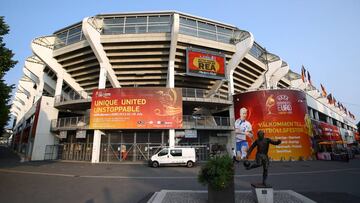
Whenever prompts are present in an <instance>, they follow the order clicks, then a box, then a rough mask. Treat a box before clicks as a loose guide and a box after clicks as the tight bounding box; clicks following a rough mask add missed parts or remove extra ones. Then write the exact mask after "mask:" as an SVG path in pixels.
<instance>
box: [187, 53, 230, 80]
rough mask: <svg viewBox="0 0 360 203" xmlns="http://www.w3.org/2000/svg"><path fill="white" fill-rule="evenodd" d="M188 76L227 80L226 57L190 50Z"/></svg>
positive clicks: (188, 54)
mask: <svg viewBox="0 0 360 203" xmlns="http://www.w3.org/2000/svg"><path fill="white" fill-rule="evenodd" d="M186 55H187V58H186V60H187V61H186V67H187V74H189V75H194V76H200V77H209V78H215V79H223V78H225V55H224V54H219V53H212V52H207V51H203V50H195V49H190V48H188V49H187V51H186Z"/></svg>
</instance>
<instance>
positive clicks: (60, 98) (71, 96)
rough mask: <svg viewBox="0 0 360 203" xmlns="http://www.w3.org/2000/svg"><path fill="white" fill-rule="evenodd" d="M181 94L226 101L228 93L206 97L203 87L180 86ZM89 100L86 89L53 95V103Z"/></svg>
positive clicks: (206, 92) (206, 93)
mask: <svg viewBox="0 0 360 203" xmlns="http://www.w3.org/2000/svg"><path fill="white" fill-rule="evenodd" d="M182 96H183V97H189V98H196V99H211V100H217V101H228V98H229V97H228V95H220V94H215V95H213V96H211V97H208V91H207V90H203V89H196V88H182ZM86 99H87V100H91V96H89V95H88V93H87V92H86V91H79V92H75V91H72V92H70V93H67V94H64V93H63V94H61V95H56V96H55V104H59V103H63V102H68V101H76V100H86Z"/></svg>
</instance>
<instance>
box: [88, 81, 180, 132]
mask: <svg viewBox="0 0 360 203" xmlns="http://www.w3.org/2000/svg"><path fill="white" fill-rule="evenodd" d="M90 128H91V129H153V128H159V129H174V128H182V91H181V89H177V88H162V87H159V88H112V89H99V90H94V91H93V94H92V102H91V112H90Z"/></svg>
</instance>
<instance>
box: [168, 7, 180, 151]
mask: <svg viewBox="0 0 360 203" xmlns="http://www.w3.org/2000/svg"><path fill="white" fill-rule="evenodd" d="M179 23H180V18H179V14H177V13H175V14H174V15H173V23H172V29H171V42H170V53H169V63H168V76H167V81H166V86H167V87H168V88H174V87H175V55H176V45H177V41H178V35H179ZM174 146H175V129H170V130H169V147H174Z"/></svg>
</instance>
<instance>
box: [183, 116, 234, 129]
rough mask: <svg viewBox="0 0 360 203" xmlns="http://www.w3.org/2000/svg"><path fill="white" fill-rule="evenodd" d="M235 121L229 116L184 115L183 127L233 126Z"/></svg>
mask: <svg viewBox="0 0 360 203" xmlns="http://www.w3.org/2000/svg"><path fill="white" fill-rule="evenodd" d="M232 126H233V122H231V119H230V118H229V117H220V116H192V115H184V116H183V127H184V128H186V127H190V128H199V127H200V128H219V127H227V128H228V127H232Z"/></svg>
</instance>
